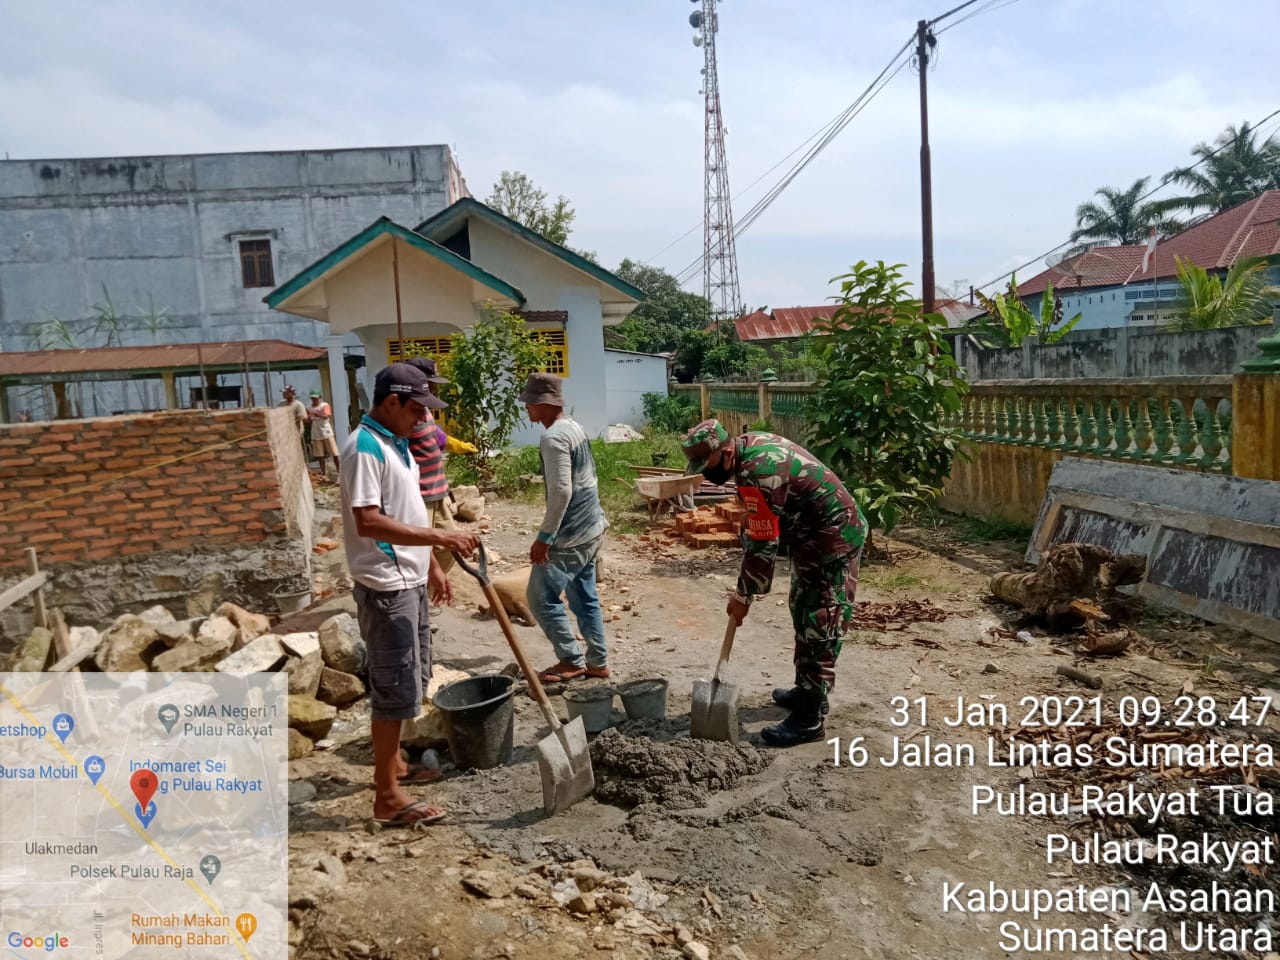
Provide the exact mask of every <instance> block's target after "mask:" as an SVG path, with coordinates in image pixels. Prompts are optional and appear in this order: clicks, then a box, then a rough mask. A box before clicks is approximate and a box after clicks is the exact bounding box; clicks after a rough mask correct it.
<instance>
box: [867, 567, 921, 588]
mask: <svg viewBox="0 0 1280 960" xmlns="http://www.w3.org/2000/svg"><path fill="white" fill-rule="evenodd" d="M859 579H861V580H862V581H863V582H865V583H869V584H871V586H873V587H879V588H880V589H881V590H909V589H910V588H912V587H919V586H923V585H924V580H923V579H922V578H920V577H917V576H916V575H915V574H913V573H895V572H893V571H891V570H887V569H885V568H883V567H876V568H872V569H870V570H866V571H863V572H862V573H861V574H860V575H859Z"/></svg>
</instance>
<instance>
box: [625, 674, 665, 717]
mask: <svg viewBox="0 0 1280 960" xmlns="http://www.w3.org/2000/svg"><path fill="white" fill-rule="evenodd" d="M667 686H668V684H667V681H666V679H665V678H663V677H653V678H651V679H648V680H632V681H630V682H629V683H624V684H622V685H621V686H619V687H618V696H619V697H621V698H622V709H624V710H626V711H627V719H629V720H663V719H665V718H666V716H667Z"/></svg>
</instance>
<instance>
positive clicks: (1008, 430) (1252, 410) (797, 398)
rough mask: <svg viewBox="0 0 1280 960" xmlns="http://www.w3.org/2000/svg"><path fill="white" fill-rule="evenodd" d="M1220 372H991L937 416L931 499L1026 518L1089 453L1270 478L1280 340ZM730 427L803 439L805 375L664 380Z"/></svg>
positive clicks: (1279, 477)
mask: <svg viewBox="0 0 1280 960" xmlns="http://www.w3.org/2000/svg"><path fill="white" fill-rule="evenodd" d="M1258 348H1259V349H1260V350H1261V352H1262V356H1261V357H1259V358H1258V359H1256V360H1252V361H1250V362H1248V363H1246V364H1244V370H1243V372H1241V373H1237V374H1235V375H1224V376H1194V377H1191V376H1177V377H1141V378H1128V379H1077V380H993V381H981V382H977V383H972V384H970V389H969V392H968V394H967V395H966V396H965V399H964V405H963V407H962V409H961V410H960V411H958V412H957V413H955V414H954V415H949V416H945V417H944V418H943V423H944V424H945V425H946V426H949V427H951V428H952V429H953V430H955V432H956V433H957V434H959V435H960V436H961V437H962V438H963V440H964V441H965V442H964V444H963V451H964V455H963V456H960V457H957V458H956V460H955V463H954V464H953V466H952V470H951V476H950V477H949V478H948V480H947V482H946V484H945V487H944V490H943V496H942V500H941V505H942V506H943V507H944V508H945V509H948V510H954V511H955V512H957V513H963V514H967V515H969V516H978V517H1000V518H1003V519H1007V520H1013V521H1017V522H1022V523H1028V524H1029V523H1032V522H1033V521H1034V520H1035V518H1036V514H1037V512H1038V511H1039V509H1040V504H1041V501H1042V500H1043V499H1044V493H1045V489H1046V487H1047V486H1048V482H1049V475H1050V474H1051V473H1052V471H1053V466H1054V464H1055V463H1057V462H1058V461H1059V460H1061V459H1062V458H1063V457H1068V456H1070V457H1094V458H1099V459H1107V460H1121V461H1126V462H1131V463H1141V464H1148V465H1152V466H1166V467H1174V468H1178V469H1183V470H1194V471H1203V472H1208V473H1216V474H1226V475H1234V476H1239V477H1251V478H1254V479H1261V480H1276V481H1280V337H1272V338H1269V339H1265V340H1262V341H1261V342H1260V343H1258ZM672 392H673V393H674V394H676V395H677V396H684V397H687V398H689V399H690V400H693V401H694V402H696V403H697V404H698V405H699V407H700V410H701V413H702V416H703V417H704V418H705V417H716V418H718V419H719V420H720V421H721V422H722V423H724V425H725V427H726V428H727V429H728V430H729V431H730V432H731V433H741V432H743V431H745V430H746V429H747V428H748V427H749V426H751V425H753V424H756V423H760V422H767V423H768V424H769V426H770V429H772V431H773V432H775V433H779V434H781V435H783V436H785V437H788V438H790V439H792V440H796V441H797V442H800V443H803V442H804V441H805V439H806V438H807V436H808V433H809V430H808V420H807V410H808V409H809V405H810V403H811V400H812V395H813V392H814V387H813V385H812V384H808V383H776V382H768V381H762V382H761V383H758V384H738V383H698V384H673V385H672Z"/></svg>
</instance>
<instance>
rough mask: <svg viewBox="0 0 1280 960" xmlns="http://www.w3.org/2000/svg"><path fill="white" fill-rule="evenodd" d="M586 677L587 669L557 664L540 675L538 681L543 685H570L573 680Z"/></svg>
mask: <svg viewBox="0 0 1280 960" xmlns="http://www.w3.org/2000/svg"><path fill="white" fill-rule="evenodd" d="M586 675H587V668H586V667H574V666H570V665H568V664H564V663H557V664H556V665H555V666H554V667H548V668H547V669H546V670H543V671H542V672H541V673H539V674H538V679H539V680H541V681H542V682H543V683H568V682H569V681H571V680H580V679H582V678H583V677H585V676H586Z"/></svg>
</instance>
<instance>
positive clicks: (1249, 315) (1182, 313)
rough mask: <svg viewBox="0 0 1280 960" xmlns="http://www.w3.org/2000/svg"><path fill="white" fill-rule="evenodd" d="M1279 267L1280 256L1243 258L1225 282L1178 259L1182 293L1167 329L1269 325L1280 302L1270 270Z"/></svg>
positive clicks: (1232, 266)
mask: <svg viewBox="0 0 1280 960" xmlns="http://www.w3.org/2000/svg"><path fill="white" fill-rule="evenodd" d="M1276 263H1280V256H1274V257H1247V258H1243V259H1241V260H1237V261H1236V262H1235V263H1233V264H1232V265H1231V269H1230V270H1228V271H1227V275H1226V277H1225V278H1223V277H1221V276H1219V275H1218V274H1211V273H1209V272H1208V271H1207V270H1205V269H1203V268H1201V267H1198V266H1196V265H1195V264H1194V263H1192V262H1191V261H1190V260H1184V259H1183V258H1182V257H1179V258H1178V285H1179V287H1180V288H1181V289H1180V291H1179V295H1178V302H1177V306H1176V308H1175V310H1176V312H1175V314H1174V317H1173V319H1172V320H1170V321H1169V322H1168V323H1167V324H1166V326H1168V327H1169V328H1170V329H1172V330H1216V329H1218V328H1219V327H1239V326H1245V325H1247V324H1252V323H1266V322H1267V321H1268V320H1270V319H1271V316H1272V311H1273V310H1274V309H1275V302H1276V300H1277V298H1280V287H1278V286H1275V285H1274V284H1272V283H1271V282H1270V279H1269V277H1268V268H1269V267H1271V266H1273V265H1275V264H1276Z"/></svg>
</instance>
